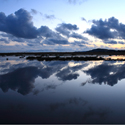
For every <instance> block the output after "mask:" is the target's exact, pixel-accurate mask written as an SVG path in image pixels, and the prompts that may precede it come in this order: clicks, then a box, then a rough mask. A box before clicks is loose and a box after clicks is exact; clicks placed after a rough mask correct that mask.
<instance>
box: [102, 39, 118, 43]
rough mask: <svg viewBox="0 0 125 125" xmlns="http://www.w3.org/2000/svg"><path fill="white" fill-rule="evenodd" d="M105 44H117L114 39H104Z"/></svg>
mask: <svg viewBox="0 0 125 125" xmlns="http://www.w3.org/2000/svg"><path fill="white" fill-rule="evenodd" d="M104 43H105V44H117V42H116V41H114V40H111V41H104Z"/></svg>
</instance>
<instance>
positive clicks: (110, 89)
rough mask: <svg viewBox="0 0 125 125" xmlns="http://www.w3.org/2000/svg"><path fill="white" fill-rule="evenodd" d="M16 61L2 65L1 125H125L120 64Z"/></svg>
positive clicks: (121, 66)
mask: <svg viewBox="0 0 125 125" xmlns="http://www.w3.org/2000/svg"><path fill="white" fill-rule="evenodd" d="M16 58H17V61H16V60H15V59H14V60H11V61H10V60H8V61H6V60H4V61H1V62H0V72H1V71H2V74H0V88H1V89H0V102H1V106H0V112H1V114H0V117H1V119H2V120H1V123H5V122H6V121H7V122H9V123H15V122H19V123H125V120H124V119H123V118H124V117H123V116H124V115H125V110H124V105H125V101H124V94H125V92H124V87H125V85H124V82H125V81H124V78H125V76H124V66H125V63H124V62H120V61H119V62H115V61H111V62H110V61H109V62H103V61H95V62H91V61H83V62H82V61H77V62H75V61H70V62H69V61H51V62H49V61H48V62H45V61H43V62H38V61H25V60H24V59H19V57H16ZM22 60H24V61H22ZM103 68H104V69H103ZM100 71H103V72H100ZM111 72H113V73H114V72H115V74H112V73H111ZM99 74H100V76H99ZM112 75H113V77H112ZM105 76H106V77H105ZM113 79H118V80H117V82H114V84H113ZM98 81H100V82H101V84H99V83H98ZM105 81H107V82H108V84H104V82H105ZM93 83H94V84H93ZM119 116H121V117H119Z"/></svg>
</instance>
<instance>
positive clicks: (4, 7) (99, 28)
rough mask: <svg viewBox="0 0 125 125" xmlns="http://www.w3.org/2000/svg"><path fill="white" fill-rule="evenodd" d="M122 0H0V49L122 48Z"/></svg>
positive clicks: (124, 46)
mask: <svg viewBox="0 0 125 125" xmlns="http://www.w3.org/2000/svg"><path fill="white" fill-rule="evenodd" d="M124 5H125V0H0V52H16V51H18V52H19V51H86V50H90V49H95V48H110V49H125V18H124V12H125V7H124Z"/></svg>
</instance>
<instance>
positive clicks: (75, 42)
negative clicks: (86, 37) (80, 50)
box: [70, 41, 88, 47]
mask: <svg viewBox="0 0 125 125" xmlns="http://www.w3.org/2000/svg"><path fill="white" fill-rule="evenodd" d="M70 44H71V45H75V46H80V47H82V46H85V44H88V43H86V42H84V41H74V42H72V43H70Z"/></svg>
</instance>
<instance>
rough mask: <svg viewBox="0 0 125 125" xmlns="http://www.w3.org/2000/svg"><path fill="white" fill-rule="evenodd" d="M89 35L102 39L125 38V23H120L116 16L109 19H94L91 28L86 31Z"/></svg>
mask: <svg viewBox="0 0 125 125" xmlns="http://www.w3.org/2000/svg"><path fill="white" fill-rule="evenodd" d="M85 33H88V34H89V35H92V36H95V37H97V38H100V39H110V38H122V39H125V25H124V24H122V23H119V20H118V19H116V18H115V17H111V18H109V19H108V20H104V21H103V20H102V19H100V20H93V25H92V27H91V28H90V29H88V30H87V31H85Z"/></svg>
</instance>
